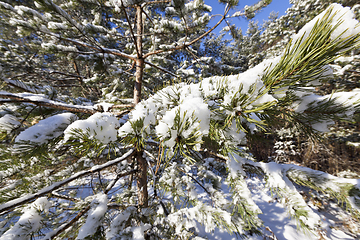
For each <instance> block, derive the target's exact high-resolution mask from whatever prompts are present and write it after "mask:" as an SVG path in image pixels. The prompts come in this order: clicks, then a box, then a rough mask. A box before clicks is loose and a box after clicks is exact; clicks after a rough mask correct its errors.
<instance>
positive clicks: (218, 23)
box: [143, 4, 230, 58]
mask: <svg viewBox="0 0 360 240" xmlns="http://www.w3.org/2000/svg"><path fill="white" fill-rule="evenodd" d="M229 10H230V7H229V5H228V4H227V5H226V7H225V12H224V15H222V18H221V19H220V20H219V21H218V22H217V23H216V24H215V25H214V26H213V27H212V28H210V29H209V30H208V31H207V32H205V33H204V34H202V35H201V36H199V37H198V38H195V39H194V40H192V41H191V42H189V43H186V44H184V45H180V46H177V47H174V48H170V49H166V50H157V51H154V52H149V53H147V54H145V55H144V56H143V58H147V57H149V56H151V55H155V54H159V53H163V52H173V51H176V50H180V49H183V48H186V47H188V46H190V45H192V44H194V43H196V42H197V41H199V40H201V39H202V38H204V37H206V36H207V35H208V34H209V33H211V32H212V31H213V30H214V29H215V28H216V27H217V26H219V25H220V23H221V22H222V21H223V20H224V19H225V18H226V14H228V12H229Z"/></svg>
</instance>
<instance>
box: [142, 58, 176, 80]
mask: <svg viewBox="0 0 360 240" xmlns="http://www.w3.org/2000/svg"><path fill="white" fill-rule="evenodd" d="M144 63H145V64H148V65H150V66H152V67H154V68H156V69H159V70H160V71H163V72H165V73H167V74H170V75H171V76H173V77H179V76H178V75H176V74H175V73H172V72H170V71H168V70H166V69H164V68H162V67H159V66H156V65H155V64H153V63H151V62H148V61H144Z"/></svg>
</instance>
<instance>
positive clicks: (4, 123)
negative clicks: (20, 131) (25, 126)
mask: <svg viewBox="0 0 360 240" xmlns="http://www.w3.org/2000/svg"><path fill="white" fill-rule="evenodd" d="M19 125H20V122H19V121H18V119H17V118H16V117H15V116H14V115H11V114H5V115H4V116H2V117H1V118H0V132H1V131H6V132H7V133H10V132H11V130H13V129H14V128H16V127H18V126H19Z"/></svg>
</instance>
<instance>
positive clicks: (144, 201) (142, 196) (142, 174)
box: [134, 6, 148, 208]
mask: <svg viewBox="0 0 360 240" xmlns="http://www.w3.org/2000/svg"><path fill="white" fill-rule="evenodd" d="M142 35H143V22H142V10H141V6H136V50H137V59H136V73H135V86H134V104H135V105H136V104H138V103H139V102H140V100H141V83H142V78H143V73H144V59H143V50H142ZM142 155H143V151H138V152H137V154H136V156H135V158H136V163H137V168H138V174H137V178H136V183H137V189H138V190H137V191H138V204H139V206H140V207H142V208H146V207H148V189H147V162H146V159H144V157H143V156H142Z"/></svg>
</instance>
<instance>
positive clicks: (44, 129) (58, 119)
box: [15, 113, 77, 145]
mask: <svg viewBox="0 0 360 240" xmlns="http://www.w3.org/2000/svg"><path fill="white" fill-rule="evenodd" d="M76 118H77V116H76V115H75V114H73V113H61V114H57V115H54V116H51V117H48V118H46V119H44V120H40V121H39V123H37V124H35V125H33V126H31V127H29V128H28V129H26V130H25V131H23V132H21V133H20V134H19V135H18V136H17V137H16V138H15V142H16V143H18V145H21V144H22V142H23V141H24V142H26V141H30V142H33V143H38V144H42V143H47V142H48V141H49V140H50V139H53V138H56V137H58V136H60V135H61V134H62V133H63V130H64V129H65V128H66V127H67V126H68V125H69V124H70V123H71V122H72V121H73V120H74V119H76Z"/></svg>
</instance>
